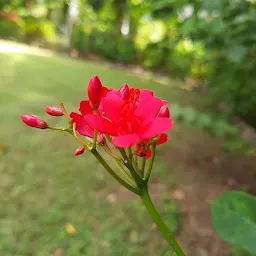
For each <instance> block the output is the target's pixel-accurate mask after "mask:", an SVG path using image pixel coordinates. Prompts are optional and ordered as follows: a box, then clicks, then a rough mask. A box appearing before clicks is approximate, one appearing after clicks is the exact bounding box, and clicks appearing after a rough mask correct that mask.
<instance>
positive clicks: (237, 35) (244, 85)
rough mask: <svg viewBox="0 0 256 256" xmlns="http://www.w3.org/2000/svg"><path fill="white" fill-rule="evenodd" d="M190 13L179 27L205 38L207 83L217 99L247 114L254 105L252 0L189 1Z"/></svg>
mask: <svg viewBox="0 0 256 256" xmlns="http://www.w3.org/2000/svg"><path fill="white" fill-rule="evenodd" d="M191 3H192V7H193V10H194V11H193V14H192V15H191V16H190V17H189V18H187V19H186V20H185V21H184V22H183V24H182V26H181V30H182V31H183V33H184V34H186V35H187V36H190V37H191V38H192V39H193V40H195V41H197V40H201V41H203V42H204V45H205V49H206V50H207V51H208V53H209V56H208V58H210V61H211V69H210V73H209V76H208V85H209V89H210V92H211V94H212V96H213V97H214V98H215V99H216V101H219V100H223V101H224V102H225V103H226V104H227V105H228V106H229V108H230V110H231V111H232V112H233V113H236V114H240V115H242V116H244V117H245V118H247V121H249V122H250V121H251V122H253V120H250V119H252V118H253V115H250V114H249V115H248V114H247V113H249V112H251V111H253V109H255V107H256V97H255V95H256V86H255V79H256V73H255V67H256V61H255V54H256V48H255V42H256V34H255V29H254V28H255V24H256V8H255V7H256V6H255V3H254V2H253V1H245V0H237V1H228V0H218V1H210V0H204V1H191Z"/></svg>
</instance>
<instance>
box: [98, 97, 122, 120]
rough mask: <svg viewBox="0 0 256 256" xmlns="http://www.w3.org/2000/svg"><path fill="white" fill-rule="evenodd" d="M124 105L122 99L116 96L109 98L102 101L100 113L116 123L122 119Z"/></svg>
mask: <svg viewBox="0 0 256 256" xmlns="http://www.w3.org/2000/svg"><path fill="white" fill-rule="evenodd" d="M122 104H123V100H122V99H121V98H120V97H118V96H116V95H111V96H107V97H105V98H103V99H102V101H101V104H100V107H99V113H100V114H101V115H102V116H104V117H106V118H108V119H110V120H111V121H112V122H116V121H118V120H119V119H120V118H121V106H122Z"/></svg>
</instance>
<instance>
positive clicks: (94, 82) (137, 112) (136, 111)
mask: <svg viewBox="0 0 256 256" xmlns="http://www.w3.org/2000/svg"><path fill="white" fill-rule="evenodd" d="M87 94H88V100H82V101H81V102H80V107H79V112H71V113H69V114H68V113H67V111H66V109H65V107H64V105H63V104H61V105H60V108H59V107H56V106H48V107H46V108H45V112H46V113H47V114H49V115H51V116H56V117H57V116H58V117H59V116H65V117H66V119H67V127H66V128H58V127H52V126H50V125H48V124H47V123H46V122H45V121H44V120H42V119H40V118H39V117H37V116H35V115H32V114H25V115H22V116H21V119H22V121H23V122H24V123H25V124H26V125H28V126H30V127H34V128H38V129H51V130H59V131H66V132H68V133H70V134H71V135H73V137H74V138H75V139H76V140H77V141H78V142H79V144H80V146H79V147H78V148H77V149H76V150H75V152H74V155H75V156H78V155H81V154H83V153H84V151H85V150H87V151H90V152H91V153H92V154H94V156H95V157H96V158H97V159H98V160H99V161H100V163H101V164H102V165H103V166H104V167H105V169H106V170H107V171H108V172H109V173H110V174H111V175H112V176H113V177H114V178H116V179H117V180H118V181H119V182H120V183H121V184H123V185H125V186H126V187H127V188H128V189H130V190H132V191H133V192H135V193H136V192H138V191H137V190H138V189H139V186H140V184H141V183H143V182H145V181H146V182H147V181H148V179H149V176H150V172H151V169H152V165H153V161H154V156H155V151H156V146H158V145H161V144H163V143H165V142H166V141H167V139H168V136H167V134H166V133H165V132H166V131H167V130H168V129H170V128H171V127H172V119H171V118H170V113H169V109H168V107H167V106H166V104H167V101H164V100H161V99H160V98H157V97H155V96H154V94H153V92H152V91H149V90H141V89H138V88H129V86H128V85H127V84H123V85H122V86H121V88H120V89H119V90H115V89H111V88H107V87H104V86H103V85H102V83H101V81H100V79H99V78H98V77H97V76H93V77H92V78H91V79H90V81H89V83H88V87H87ZM98 147H101V148H103V149H104V150H105V151H106V153H107V154H109V156H110V157H111V158H112V159H113V161H114V162H115V163H116V166H117V169H118V170H119V173H118V174H116V172H114V171H113V170H112V169H111V168H110V166H109V165H108V164H107V162H106V161H105V160H104V159H103V157H102V156H101V155H100V154H99V152H98V150H97V148H98ZM147 160H149V161H147ZM147 163H148V164H147Z"/></svg>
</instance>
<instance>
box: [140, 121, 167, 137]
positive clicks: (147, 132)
mask: <svg viewBox="0 0 256 256" xmlns="http://www.w3.org/2000/svg"><path fill="white" fill-rule="evenodd" d="M171 127H172V119H171V118H164V117H157V118H154V119H152V120H151V121H150V122H149V123H147V124H146V125H145V126H144V127H143V129H142V131H141V132H140V136H141V139H149V138H152V137H155V136H157V135H159V134H161V133H163V132H166V131H167V130H169V129H170V128H171Z"/></svg>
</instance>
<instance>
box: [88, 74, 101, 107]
mask: <svg viewBox="0 0 256 256" xmlns="http://www.w3.org/2000/svg"><path fill="white" fill-rule="evenodd" d="M101 89H102V84H101V81H100V79H99V78H98V77H97V76H93V77H92V78H91V79H90V81H89V83H88V88H87V92H88V97H89V100H90V102H91V104H92V106H93V107H94V108H95V109H98V107H99V104H100V100H101Z"/></svg>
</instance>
